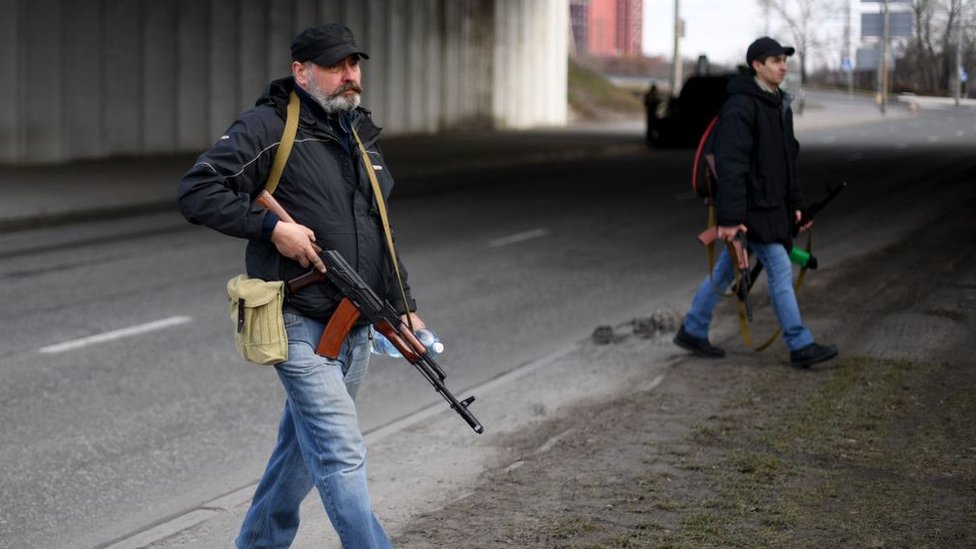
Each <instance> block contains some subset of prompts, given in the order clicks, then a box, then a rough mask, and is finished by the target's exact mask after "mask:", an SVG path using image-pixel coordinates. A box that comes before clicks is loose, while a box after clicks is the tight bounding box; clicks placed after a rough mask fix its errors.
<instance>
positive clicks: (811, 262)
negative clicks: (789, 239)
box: [733, 181, 847, 295]
mask: <svg viewBox="0 0 976 549" xmlns="http://www.w3.org/2000/svg"><path fill="white" fill-rule="evenodd" d="M845 188H847V181H841V182H840V183H839V184H838V185H836V186H834V187H832V188H831V187H828V188H827V196H825V197H823V198H822V199H820V200H818V201H816V202H814V203H813V204H811V205H810V206H808V207H806V208H804V209H803V210H801V211H800V220H799V221H798V222H796V223H795V224H794V225H793V229H792V231H791V232H792V234H793V236H794V237H796V235H798V234H800V227H803V226H804V225H806V224H807V223H809V222H811V221H813V217H814V216H815V215H817V214H818V213H820V210H822V209H824V207H825V206H826V205H827V204H830V202H831V201H833V200H834V199H835V198H837V195H838V194H840V192H841V191H843V190H844V189H845ZM788 252H789V256H790V261H792V262H793V263H796V264H797V265H799V266H800V267H802V268H805V269H816V268H817V266H818V262H817V258H816V256H814V255H813V254H811V253H810V252H808V251H806V250H804V249H803V248H798V247H797V246H792V247H791V248H790V250H788ZM762 270H763V264H762V263H760V262H758V261H757V262H756V266H755V267H753V268H752V272H750V273H749V279H748V284H747V285H745V286H743V287H741V288H740V287H739V286H736V287H734V288H733V291H735V292H736V293H737V294H739V295H742V294H743V293H745V294H748V293H749V291H750V290H752V285H753V284H755V283H756V279H757V278H759V274H760V273H762Z"/></svg>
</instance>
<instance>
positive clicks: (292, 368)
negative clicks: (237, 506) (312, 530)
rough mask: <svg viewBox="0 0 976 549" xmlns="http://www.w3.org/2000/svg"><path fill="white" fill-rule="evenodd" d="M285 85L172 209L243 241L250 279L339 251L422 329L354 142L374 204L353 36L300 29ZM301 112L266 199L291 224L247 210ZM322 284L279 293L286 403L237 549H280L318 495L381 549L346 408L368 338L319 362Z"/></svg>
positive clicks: (370, 139)
mask: <svg viewBox="0 0 976 549" xmlns="http://www.w3.org/2000/svg"><path fill="white" fill-rule="evenodd" d="M291 54H292V64H291V72H292V76H291V77H288V78H284V79H281V80H275V81H273V82H271V84H270V86H269V88H268V90H267V91H266V92H265V93H264V95H263V96H262V97H261V98H260V99H259V100H258V102H257V105H256V106H255V107H254V108H252V109H250V110H248V111H246V112H244V113H243V114H241V115H240V117H239V118H238V119H237V120H236V121H235V122H234V123H233V124H232V125H231V127H230V129H229V130H227V133H226V134H225V135H223V136H222V137H220V139H218V141H217V142H216V144H214V146H213V147H212V148H211V149H210V150H208V151H207V152H205V153H203V154H202V155H201V156H200V158H199V159H198V161H197V163H196V164H195V165H194V166H193V167H192V168H191V169H190V171H189V172H187V173H186V175H184V176H183V179H182V181H181V183H180V187H179V206H180V211H181V212H182V213H183V215H184V216H185V217H186V218H187V219H188V220H189V221H190V222H192V223H198V224H203V225H206V226H208V227H210V228H212V229H215V230H217V231H220V232H222V233H224V234H228V235H230V236H234V237H239V238H245V239H248V244H247V250H246V252H245V263H246V267H247V273H248V275H249V276H250V277H252V278H259V279H262V280H289V279H292V278H295V277H296V276H298V275H301V274H304V273H305V272H307V270H308V268H309V266H312V267H315V268H319V269H320V270H322V269H324V267H323V266H322V261H321V259H320V258H319V255H318V253H317V248H323V249H332V250H337V251H338V252H340V253H341V254H342V256H343V257H345V258H346V260H347V261H348V262H349V263H350V264H351V265H352V266H353V268H355V269H356V270H357V272H358V273H359V275H360V276H361V277H362V278H363V279H364V280H365V281H366V282H367V283H368V284H369V285H370V286H371V287H372V289H373V291H375V292H376V294H377V295H379V296H380V297H382V298H385V299H386V300H388V301H389V302H390V303H391V304H392V305H393V306H394V307H395V308H396V309H397V310H398V311H399V312H400V313H401V314H402V315H404V318H405V321H406V317H408V316H409V317H410V322H411V324H412V325H413V326H414V329H420V328H423V326H424V323H423V322H422V321H421V320H420V318H418V317H417V316H416V315H415V314H414V313H413V311H415V310H416V304H415V302H414V301H413V298H412V297H411V296H410V291H409V286H408V285H407V284H406V282H405V276H406V270H405V269H404V268H403V266H402V264H401V265H399V269H400V275H401V277H402V278H403V279H404V291H402V292H401V289H400V286H399V284H398V283H397V282H396V279H395V275H394V266H393V265H392V260H391V259H390V255H389V254H388V253H387V251H386V250H384V248H383V246H384V233H383V230H384V229H383V225H382V223H381V220H380V216H379V215H378V213H377V205H376V200H375V198H374V196H373V190H372V187H371V184H370V180H369V176H368V174H367V172H366V168H365V166H364V163H363V158H362V157H361V155H360V148H359V146H358V144H357V142H356V138H355V137H354V133H353V132H354V131H355V133H356V134H358V136H359V138H360V139H361V141H362V144H363V146H364V149H365V150H366V154H367V156H368V158H367V159H366V160H367V161H368V162H370V163H371V164H372V166H373V168H374V171H375V174H376V177H377V178H378V179H379V186H380V188H381V189H382V194H383V195H384V197H387V196H389V193H390V190H391V189H392V188H393V179H392V177H391V176H390V171H389V170H388V169H387V167H386V164H385V162H384V160H383V155H382V153H381V152H380V149H379V146H378V144H377V140H378V138H379V134H380V129H379V128H378V127H377V126H376V125H375V124H373V122H372V120H371V118H370V113H369V111H367V110H365V109H363V108H360V107H359V102H360V93H361V92H362V88H361V84H360V80H361V72H360V60H362V59H368V55H367V54H366V52H365V51H363V50H362V49H361V48H360V47H359V46H358V45H356V42H355V40H354V38H353V34H352V31H350V30H349V29H348V28H347V27H345V26H343V25H339V24H327V25H319V26H316V27H312V28H309V29H306V30H304V31H302V32H301V33H300V34H299V35H298V36H297V37H295V39H294V41H293V42H292V44H291ZM292 92H294V93H295V94H296V95H297V97H298V99H299V100H300V115H299V119H298V120H299V122H298V130H297V135H296V138H295V140H294V145H293V147H292V150H291V154H290V155H289V157H288V161H287V164H286V166H285V169H284V171H283V172H282V175H281V179H280V183H279V184H278V186H277V188H276V189H275V191H274V197H275V198H276V199H277V201H278V202H279V203H280V204H281V205H282V206H283V207H284V209H285V211H287V212H288V213H289V214H291V217H292V218H294V222H286V221H285V220H282V219H279V218H278V216H276V215H275V214H273V213H270V212H268V211H266V210H265V209H263V208H261V207H260V206H257V205H255V204H254V200H255V198H256V197H257V196H258V195H259V194H260V193H261V191H262V190H263V188H264V185H265V181H266V180H267V179H268V174H269V173H270V171H271V168H272V162H273V159H274V156H275V153H276V151H277V148H278V145H279V142H280V140H281V136H282V132H283V131H284V127H285V121H286V109H287V105H288V102H289V98H290V96H291V93H292ZM341 297H342V296H341V294H340V293H339V291H338V289H337V288H336V287H335V286H333V285H332V284H331V283H330V282H323V283H321V284H318V285H314V286H312V287H309V288H305V289H303V290H301V291H298V292H295V293H292V294H289V295H288V296H287V299H286V301H285V304H284V306H283V313H284V315H283V316H284V320H285V330H286V332H287V335H288V358H287V359H286V360H285V361H284V362H281V363H278V364H275V366H274V369H275V371H276V372H277V375H278V378H279V380H280V381H281V383H282V385H283V386H284V389H285V394H286V397H287V398H286V402H285V405H284V413H283V415H282V418H281V422H280V424H279V430H278V439H277V445H276V447H275V449H274V451H273V453H272V455H271V458H270V460H269V462H268V465H267V469H266V470H265V472H264V476H263V477H262V479H261V481H260V483H259V485H258V487H257V491H256V492H255V494H254V499H253V501H252V503H251V508H250V509H249V511H248V513H247V516H246V517H245V519H244V524H243V526H242V528H241V532H240V534H239V536H238V538H237V547H238V548H240V549H245V548H255V547H287V546H289V545H290V544H291V542H292V540H293V539H294V537H295V533H296V531H297V529H298V522H299V517H298V509H299V505H300V504H301V502H302V500H303V499H304V498H305V496H306V495H307V494H308V493H309V492H310V491H311V489H312V487H313V486H314V487H316V488H317V489H318V491H319V495H320V496H321V499H322V503H323V505H324V506H325V510H326V513H327V514H328V516H329V519H330V520H331V521H332V525H333V527H334V528H335V530H336V532H337V533H338V535H339V538H340V540H341V542H342V546H343V547H347V548H372V547H381V548H386V547H390V542H389V540H388V538H387V536H386V533H385V532H384V530H383V527H382V526H381V525H380V523H379V521H378V520H377V518H376V515H375V514H374V513H373V510H372V505H371V503H370V498H369V493H368V490H367V487H366V469H365V463H366V449H365V445H364V443H363V438H362V434H361V432H360V430H359V425H358V419H357V416H356V408H355V404H354V399H355V397H356V392H357V390H358V389H359V385H360V384H361V383H362V381H363V378H364V376H365V374H366V367H367V364H368V362H369V354H370V339H369V338H370V327H369V325H368V324H365V323H364V322H365V321H361V323H360V324H358V325H357V326H356V327H354V328H353V329H352V330H351V331H350V332H349V335H348V336H347V337H346V340H345V341H344V342H343V344H342V348H341V351H340V354H339V356H338V357H337V358H336V359H335V360H333V359H329V358H327V357H324V356H319V355H317V354H316V352H315V351H316V346H317V344H318V341H319V338H320V336H321V334H322V332H323V329H324V328H325V325H326V324H327V323H328V321H329V319H330V318H331V316H332V315H333V313H334V312H335V310H336V307H337V306H338V303H339V301H340V299H341Z"/></svg>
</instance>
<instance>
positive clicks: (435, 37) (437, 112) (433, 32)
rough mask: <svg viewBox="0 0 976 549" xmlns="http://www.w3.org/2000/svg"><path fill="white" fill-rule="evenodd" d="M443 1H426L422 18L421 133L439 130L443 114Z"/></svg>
mask: <svg viewBox="0 0 976 549" xmlns="http://www.w3.org/2000/svg"><path fill="white" fill-rule="evenodd" d="M441 2H443V0H426V2H425V3H426V5H427V12H426V17H425V18H424V20H423V21H424V22H425V24H424V27H423V31H422V34H421V36H422V37H423V39H424V40H423V50H422V51H421V52H420V56H421V59H423V60H424V62H425V66H424V69H425V70H424V71H423V74H424V77H423V85H424V92H423V102H424V103H425V105H426V106H425V108H424V117H423V125H422V126H421V127H420V130H421V131H425V132H435V131H437V130H438V129H439V128H440V120H441V116H442V113H443V104H444V98H443V97H442V96H441V95H440V94H439V93H438V91H439V90H440V89H441V85H442V83H443V81H444V75H445V71H444V67H443V66H442V63H443V60H444V55H443V51H444V50H443V48H444V35H443V34H442V33H441V32H439V30H440V27H439V23H440V18H441V17H442V14H443V6H442V4H441Z"/></svg>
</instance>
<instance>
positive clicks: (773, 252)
mask: <svg viewBox="0 0 976 549" xmlns="http://www.w3.org/2000/svg"><path fill="white" fill-rule="evenodd" d="M749 251H750V252H751V253H753V254H755V255H756V257H757V258H758V259H759V261H760V262H761V263H762V264H763V268H764V269H765V271H766V277H767V280H768V284H769V297H770V301H771V302H772V304H773V310H774V311H775V312H776V318H778V319H779V325H780V328H781V329H782V330H783V339H784V340H785V341H786V346H787V347H788V348H789V349H790V350H791V351H795V350H797V349H802V348H803V347H806V346H807V345H809V344H811V343H813V336H812V335H810V330H808V329H806V328H805V327H804V326H803V321H802V320H800V307H799V305H797V303H796V293H795V292H794V291H793V267H792V265H791V264H790V256H789V254H787V252H786V248H785V247H783V245H782V244H757V243H754V242H750V243H749ZM733 280H735V271H734V270H733V268H732V261H731V259H730V258H729V251H728V249H727V248H725V247H723V248H722V253H721V254H720V255H719V257H718V261H717V262H716V263H715V268H714V269H713V270H712V277H711V278H709V277H707V276H706V277H705V281H704V282H702V285H701V286H699V287H698V292H697V293H696V294H695V299H694V300H693V301H692V302H691V310H690V311H688V315H687V316H685V332H687V333H688V334H689V335H691V336H692V337H697V338H702V339H707V338H708V326H709V324H711V322H712V311H714V310H715V305H716V304H717V303H718V299H719V297H720V295H719V294H720V293H721V292H723V291H725V290H726V289H728V287H729V286H731V285H732V281H733Z"/></svg>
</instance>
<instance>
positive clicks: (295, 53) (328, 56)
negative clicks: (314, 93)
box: [291, 23, 369, 67]
mask: <svg viewBox="0 0 976 549" xmlns="http://www.w3.org/2000/svg"><path fill="white" fill-rule="evenodd" d="M350 55H358V56H360V57H363V58H365V59H369V55H366V52H365V51H363V49H362V48H360V47H359V46H358V45H356V40H355V39H354V38H353V36H352V31H351V30H349V27H347V26H345V25H340V24H338V23H329V24H326V25H318V26H315V27H309V28H307V29H305V30H303V31H302V32H300V33H299V34H298V36H296V37H295V39H294V40H292V42H291V58H292V60H294V61H298V62H305V61H311V62H313V63H315V64H316V65H319V66H322V67H328V66H331V65H335V64H336V63H338V62H339V61H342V60H343V59H345V58H346V57H349V56H350Z"/></svg>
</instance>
